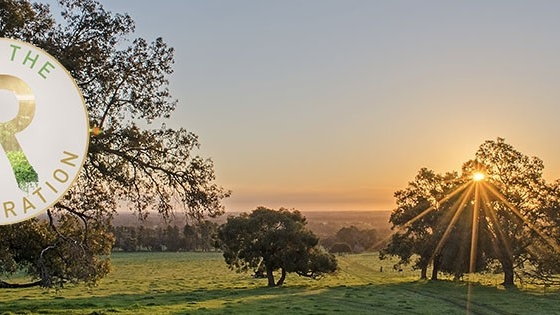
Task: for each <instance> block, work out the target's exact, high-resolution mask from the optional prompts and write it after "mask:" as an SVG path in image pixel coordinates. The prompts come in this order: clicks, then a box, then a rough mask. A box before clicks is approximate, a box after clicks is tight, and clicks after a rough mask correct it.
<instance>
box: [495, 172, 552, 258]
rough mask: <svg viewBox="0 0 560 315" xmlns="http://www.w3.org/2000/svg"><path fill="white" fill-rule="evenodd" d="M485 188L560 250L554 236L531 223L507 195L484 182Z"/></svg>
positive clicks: (549, 243) (547, 241)
mask: <svg viewBox="0 0 560 315" xmlns="http://www.w3.org/2000/svg"><path fill="white" fill-rule="evenodd" d="M484 186H485V188H487V189H488V190H489V191H490V192H491V193H492V194H493V195H494V196H495V197H496V198H498V199H500V201H501V202H503V203H504V205H506V207H508V208H509V209H510V210H511V211H512V212H513V213H514V214H515V215H516V216H517V217H519V219H521V220H522V221H523V223H525V224H526V225H527V226H528V227H529V228H530V229H531V230H532V231H533V232H535V233H537V234H538V235H539V236H540V237H541V238H542V239H543V240H544V241H545V242H546V243H548V245H550V247H552V248H553V249H554V250H555V251H556V252H560V246H559V245H558V243H556V242H555V241H554V240H552V238H550V237H548V236H547V235H545V234H544V233H543V232H541V231H540V230H539V229H538V228H537V227H536V226H535V225H534V224H533V223H531V222H530V221H529V220H527V218H525V216H523V214H521V212H520V211H519V210H518V209H517V208H516V207H515V206H514V205H512V204H511V202H509V201H508V200H507V199H506V197H505V196H504V195H503V194H502V193H500V192H499V191H498V190H497V189H496V188H495V187H494V186H493V185H491V184H486V183H484Z"/></svg>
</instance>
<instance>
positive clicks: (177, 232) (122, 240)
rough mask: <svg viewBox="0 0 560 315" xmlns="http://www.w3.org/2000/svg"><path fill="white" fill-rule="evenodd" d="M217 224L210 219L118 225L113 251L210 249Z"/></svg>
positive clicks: (115, 229)
mask: <svg viewBox="0 0 560 315" xmlns="http://www.w3.org/2000/svg"><path fill="white" fill-rule="evenodd" d="M217 228H218V224H216V223H214V222H211V221H209V220H204V221H200V222H197V223H195V224H186V225H185V226H183V227H179V226H177V225H167V226H163V227H162V226H157V227H146V226H142V225H140V226H116V227H114V230H113V234H114V236H115V244H114V245H113V251H125V252H135V251H152V252H161V251H169V252H177V251H211V250H214V249H215V248H214V236H215V235H216V233H217Z"/></svg>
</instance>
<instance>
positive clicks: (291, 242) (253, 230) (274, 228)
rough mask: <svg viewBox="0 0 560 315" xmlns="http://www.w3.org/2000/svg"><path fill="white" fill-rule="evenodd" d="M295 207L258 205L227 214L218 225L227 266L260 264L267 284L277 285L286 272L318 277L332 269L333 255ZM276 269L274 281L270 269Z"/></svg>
mask: <svg viewBox="0 0 560 315" xmlns="http://www.w3.org/2000/svg"><path fill="white" fill-rule="evenodd" d="M305 225H306V220H305V217H303V216H302V215H301V213H300V212H299V211H288V210H286V209H279V210H278V211H275V210H272V209H267V208H264V207H259V208H257V209H255V210H253V212H251V214H246V213H244V214H241V215H239V216H237V217H229V218H228V220H227V222H226V223H225V224H223V225H222V226H220V228H219V229H218V246H219V247H220V248H221V249H222V250H223V252H224V259H225V261H226V263H227V264H228V266H229V267H230V268H232V269H235V270H237V271H247V270H249V269H251V268H252V269H258V268H263V269H264V270H266V276H267V278H268V286H280V285H282V284H283V283H284V280H285V279H286V274H287V273H289V272H293V273H296V274H298V275H300V276H304V277H311V278H319V277H321V276H322V275H324V274H326V273H331V272H334V271H336V269H337V262H336V259H335V258H334V256H333V255H331V254H329V253H326V252H324V251H323V250H322V249H320V248H319V247H318V246H317V244H318V242H319V239H318V238H317V237H316V236H315V235H314V234H313V232H311V231H310V230H308V229H307V228H306V226H305ZM278 269H280V271H281V276H280V279H279V280H278V282H275V281H274V275H273V272H274V271H276V270H278Z"/></svg>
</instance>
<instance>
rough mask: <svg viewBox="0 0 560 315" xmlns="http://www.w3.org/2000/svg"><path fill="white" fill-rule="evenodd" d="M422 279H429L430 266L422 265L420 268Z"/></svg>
mask: <svg viewBox="0 0 560 315" xmlns="http://www.w3.org/2000/svg"><path fill="white" fill-rule="evenodd" d="M420 279H422V280H425V279H428V267H422V268H421V269H420Z"/></svg>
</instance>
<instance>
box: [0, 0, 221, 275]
mask: <svg viewBox="0 0 560 315" xmlns="http://www.w3.org/2000/svg"><path fill="white" fill-rule="evenodd" d="M60 5H61V7H62V11H61V12H62V13H61V18H62V20H60V21H58V20H55V18H53V17H52V15H51V13H50V9H49V7H48V6H47V5H41V4H30V3H29V2H28V1H25V0H0V17H1V19H0V37H9V38H16V39H20V40H23V41H27V42H30V43H32V44H34V45H36V46H38V47H41V48H43V49H44V50H46V51H47V52H48V53H50V54H51V55H52V56H54V57H55V58H56V59H57V60H58V61H59V62H60V63H61V64H62V65H64V67H65V68H66V69H68V71H69V72H70V74H71V75H72V76H73V77H74V79H75V80H76V83H77V85H78V87H79V88H80V90H81V91H82V94H83V97H84V100H85V103H86V107H87V110H88V113H89V117H90V124H91V126H92V127H93V128H95V130H101V131H102V132H96V133H95V134H92V137H91V143H90V146H89V151H88V154H87V158H86V162H85V165H84V169H83V172H82V174H81V175H80V177H79V179H78V181H77V182H76V184H75V185H74V186H73V187H72V188H71V189H70V190H69V191H68V193H67V195H66V196H65V198H63V199H62V200H61V201H60V202H58V203H57V204H55V205H54V206H53V207H52V208H51V209H49V210H48V211H47V228H46V233H47V234H48V237H47V238H46V239H47V240H48V242H47V243H45V244H43V246H42V248H41V250H40V251H39V253H37V254H36V256H35V257H36V259H35V260H34V261H33V262H30V263H32V264H34V265H35V266H36V268H31V269H28V271H29V274H30V275H31V276H33V277H36V278H38V279H40V281H39V282H38V283H39V284H40V285H43V286H52V285H54V284H62V283H64V282H66V281H74V282H75V281H85V282H88V283H94V282H95V281H97V280H98V279H99V278H101V277H103V276H104V275H105V274H106V273H107V272H108V270H109V269H108V264H109V260H108V254H109V253H110V249H111V246H112V244H111V243H112V237H111V236H110V235H106V232H104V231H108V230H109V227H110V225H111V219H112V216H113V214H114V212H115V211H116V209H117V208H118V207H121V206H122V205H126V207H127V208H128V209H130V210H131V211H135V212H136V213H137V214H138V215H140V216H144V215H145V214H146V213H147V212H149V211H157V212H159V213H160V214H161V215H163V216H168V215H169V214H170V213H171V212H172V211H173V209H174V208H177V207H181V208H182V209H183V210H184V211H185V213H186V214H187V215H189V216H191V217H193V218H197V219H200V218H202V217H204V216H205V215H210V216H217V215H220V214H222V213H223V206H222V205H221V200H222V199H223V198H225V197H227V196H229V191H226V190H224V189H223V188H221V187H219V186H218V185H217V184H216V183H215V175H214V170H213V163H212V161H211V160H209V159H204V158H201V157H199V156H196V155H194V154H193V151H194V150H195V149H197V148H198V147H199V143H198V138H197V136H196V135H194V134H193V133H190V132H188V131H186V130H185V129H171V128H168V127H166V125H165V124H162V125H161V126H160V127H159V128H152V127H151V126H152V124H153V122H154V121H156V120H159V121H161V120H164V119H166V118H169V117H170V115H171V114H172V112H173V110H174V108H175V106H176V104H177V102H176V101H175V100H173V99H172V97H171V94H170V92H169V90H168V81H167V77H168V76H169V75H170V74H171V73H172V64H173V49H172V48H170V47H168V46H167V44H166V43H165V42H164V41H163V40H162V39H161V38H158V39H156V40H155V41H153V42H151V43H149V42H147V41H146V40H144V39H142V38H138V39H134V40H131V41H129V39H128V37H129V36H130V35H131V34H132V33H133V31H134V22H133V20H132V19H131V17H130V16H128V15H122V14H113V13H111V12H108V11H106V10H105V9H104V8H103V7H102V5H101V4H99V3H98V2H97V1H94V0H61V1H60ZM127 44H128V45H129V46H128V47H126V45H127ZM140 126H147V127H140ZM26 224H28V225H29V224H32V223H31V222H24V223H21V225H22V226H24V225H26ZM2 228H3V229H9V227H2ZM23 230H26V229H23ZM102 236H104V237H106V238H105V239H102V240H101V237H102ZM30 237H31V235H30ZM100 240H101V241H100ZM98 260H99V263H97V261H98ZM0 261H4V260H3V259H2V258H1V257H0ZM92 262H94V263H92ZM39 265H41V266H42V267H41V268H42V269H41V268H39V267H38V266H39ZM80 268H82V269H83V270H84V272H79V269H80ZM86 270H87V272H85V271H86Z"/></svg>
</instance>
